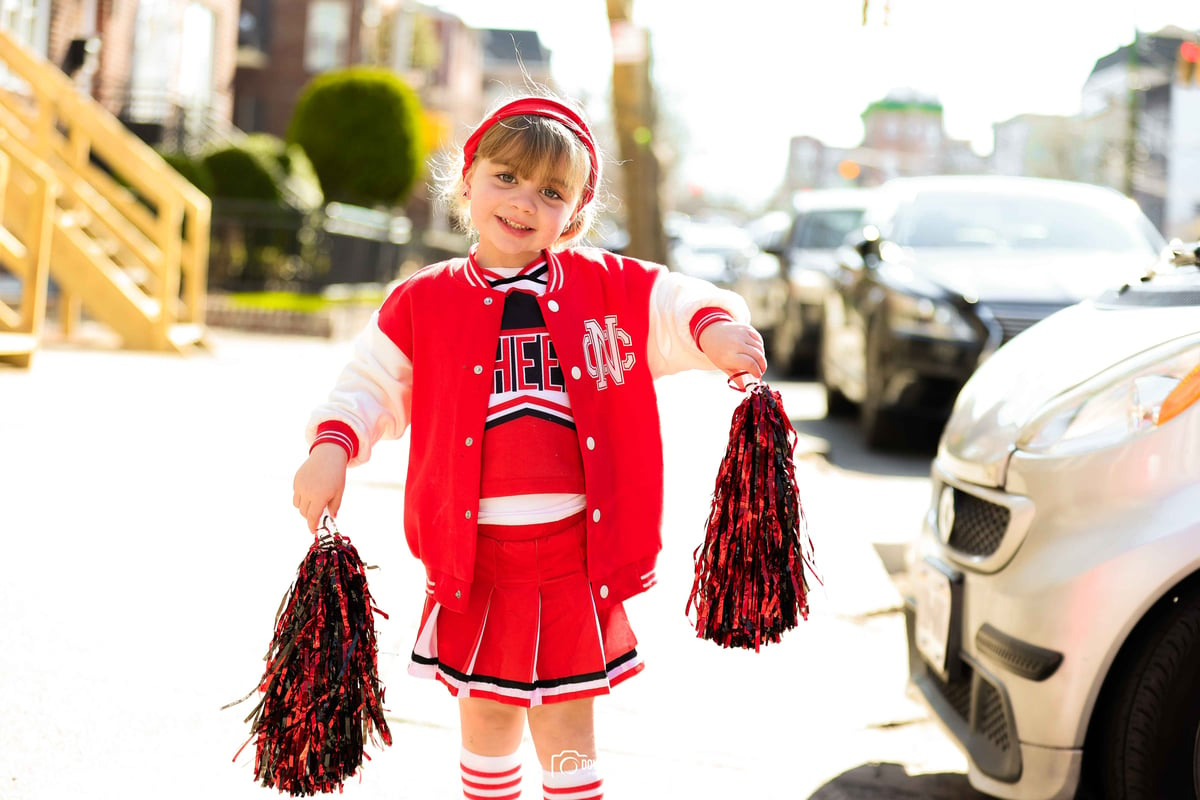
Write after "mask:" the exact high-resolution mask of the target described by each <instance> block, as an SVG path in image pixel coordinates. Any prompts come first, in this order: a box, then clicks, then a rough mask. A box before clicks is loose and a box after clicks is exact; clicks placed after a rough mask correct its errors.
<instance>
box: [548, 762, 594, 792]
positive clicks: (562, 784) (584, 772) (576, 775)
mask: <svg viewBox="0 0 1200 800" xmlns="http://www.w3.org/2000/svg"><path fill="white" fill-rule="evenodd" d="M542 794H543V796H544V797H545V800H602V798H603V797H604V781H603V780H602V779H601V778H600V773H599V772H597V771H596V764H595V762H589V763H588V764H587V765H586V766H581V767H579V768H578V769H576V770H575V771H574V772H561V771H559V770H543V771H542Z"/></svg>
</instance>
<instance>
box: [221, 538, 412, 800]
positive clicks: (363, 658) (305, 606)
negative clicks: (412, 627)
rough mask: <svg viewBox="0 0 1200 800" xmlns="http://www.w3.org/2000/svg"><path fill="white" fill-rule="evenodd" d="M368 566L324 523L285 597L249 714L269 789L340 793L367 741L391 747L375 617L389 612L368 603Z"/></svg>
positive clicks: (258, 766)
mask: <svg viewBox="0 0 1200 800" xmlns="http://www.w3.org/2000/svg"><path fill="white" fill-rule="evenodd" d="M365 569H366V568H365V567H364V566H363V563H362V560H361V559H360V558H359V555H358V551H357V550H356V549H355V547H354V545H352V544H351V543H350V540H349V539H347V538H346V537H345V536H342V535H341V534H339V533H337V531H336V529H332V530H331V529H330V527H329V521H328V520H326V523H324V524H323V526H322V532H321V534H320V535H319V536H318V538H317V539H316V541H314V542H313V545H312V547H310V548H309V551H308V554H307V555H306V556H305V558H304V561H303V562H301V564H300V566H299V568H298V570H297V573H296V580H295V582H294V583H293V584H292V586H291V588H290V589H289V590H288V592H287V594H286V595H285V596H284V600H283V604H282V605H281V606H280V611H279V613H278V615H277V616H276V620H275V635H274V638H273V639H272V640H271V645H270V648H269V649H268V651H267V655H266V657H265V659H264V660H265V661H266V662H267V667H266V671H265V672H264V674H263V677H262V681H261V682H260V684H259V687H258V691H259V692H261V694H262V697H261V699H260V700H259V703H258V706H257V707H255V709H254V711H252V712H251V713H250V716H248V717H246V721H247V722H250V723H251V736H250V740H249V741H247V742H246V745H248V744H250V742H251V741H252V742H254V743H255V756H254V774H255V779H256V780H257V781H258V782H260V783H261V784H262V785H263V786H266V787H269V788H275V789H278V790H279V791H280V792H281V793H287V794H290V795H292V796H294V797H298V796H310V795H313V794H317V793H324V792H332V791H335V790H341V788H342V784H343V782H344V781H345V779H346V778H348V777H350V776H351V775H353V774H354V773H355V772H356V771H357V770H358V769H359V767H360V766H361V765H362V761H363V758H364V756H366V754H365V753H364V749H363V748H364V746H365V744H366V743H367V742H368V741H371V742H373V743H374V744H376V745H378V744H379V742H380V741H382V743H383V744H385V745H390V744H391V743H392V734H391V731H389V730H388V725H387V721H386V720H385V719H384V709H383V693H384V690H383V686H382V685H381V683H380V680H379V674H378V661H377V649H376V641H375V622H374V614H379V615H381V616H383V617H385V618H386V617H387V615H386V614H384V613H383V612H382V611H380V610H379V609H378V608H375V606H374V605H373V604H372V601H371V594H370V591H369V590H368V588H367V579H366V573H365ZM239 702H240V701H239ZM246 745H243V749H244V748H245V746H246ZM240 753H241V750H239V751H238V754H239V755H240ZM366 758H368V759H369V758H370V756H366ZM234 760H235V761H236V760H237V755H235V756H234Z"/></svg>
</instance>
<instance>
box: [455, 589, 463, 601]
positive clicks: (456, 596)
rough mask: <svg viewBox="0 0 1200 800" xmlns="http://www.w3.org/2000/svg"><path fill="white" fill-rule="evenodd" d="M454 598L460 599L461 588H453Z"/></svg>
mask: <svg viewBox="0 0 1200 800" xmlns="http://www.w3.org/2000/svg"><path fill="white" fill-rule="evenodd" d="M454 599H455V600H461V599H462V589H455V590H454Z"/></svg>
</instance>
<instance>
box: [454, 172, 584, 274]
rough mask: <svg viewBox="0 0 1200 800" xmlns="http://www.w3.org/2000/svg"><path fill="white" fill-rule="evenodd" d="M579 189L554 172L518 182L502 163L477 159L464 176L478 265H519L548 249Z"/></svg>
mask: <svg viewBox="0 0 1200 800" xmlns="http://www.w3.org/2000/svg"><path fill="white" fill-rule="evenodd" d="M580 188H581V187H578V186H575V187H572V186H568V185H566V182H565V180H564V179H562V178H560V177H559V175H558V174H557V173H553V172H549V171H548V172H547V174H545V175H542V176H538V177H526V178H522V177H519V176H517V175H516V173H514V172H513V171H512V169H511V168H510V167H509V166H508V165H507V164H504V163H503V162H500V161H493V160H491V159H488V158H479V159H476V160H475V163H474V164H473V165H472V167H471V171H470V173H469V174H468V176H467V192H468V196H469V197H468V199H469V201H470V213H471V222H472V223H473V224H474V226H475V230H477V231H478V232H479V246H478V247H477V248H476V250H475V260H476V262H477V263H478V264H479V266H481V267H484V268H487V269H491V268H496V267H523V266H525V265H526V264H528V263H529V262H531V261H533V260H534V259H535V258H536V257H537V256H538V255H539V254H540V253H541V251H542V250H546V249H549V248H550V247H551V246H552V245H554V243H555V242H557V241H558V239H559V237H560V236H562V232H563V230H564V229H565V228H566V227H567V225H568V224H569V223H570V221H571V217H572V215H573V214H574V212H575V206H576V204H577V203H578V202H579V196H580Z"/></svg>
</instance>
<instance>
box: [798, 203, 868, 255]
mask: <svg viewBox="0 0 1200 800" xmlns="http://www.w3.org/2000/svg"><path fill="white" fill-rule="evenodd" d="M862 216H863V211H862V209H861V208H837V209H829V210H828V211H810V212H809V213H807V214H805V215H804V216H803V217H802V218H801V219H800V220H799V221H798V223H799V224H797V225H796V227H795V229H794V230H793V231H792V241H791V246H792V247H797V248H799V247H804V248H828V249H832V248H835V247H837V246H839V245H840V244H841V243H842V242H843V241H844V240H845V238H846V234H848V233H850V231H852V230H854V228H855V227H856V226H857V225H858V223H859V222H860V221H861V220H862Z"/></svg>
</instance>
